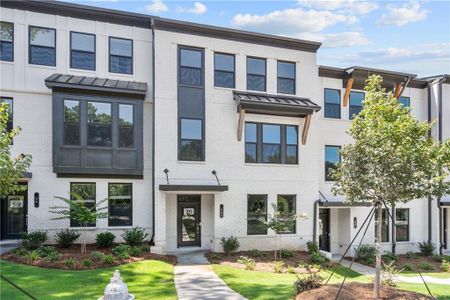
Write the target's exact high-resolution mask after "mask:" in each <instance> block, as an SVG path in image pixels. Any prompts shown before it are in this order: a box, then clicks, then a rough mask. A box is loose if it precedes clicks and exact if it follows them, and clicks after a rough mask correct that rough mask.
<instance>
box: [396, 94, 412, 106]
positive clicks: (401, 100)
mask: <svg viewBox="0 0 450 300" xmlns="http://www.w3.org/2000/svg"><path fill="white" fill-rule="evenodd" d="M398 102H399V103H400V104H401V105H403V106H404V107H410V106H411V100H410V99H409V97H403V96H402V97H399V98H398Z"/></svg>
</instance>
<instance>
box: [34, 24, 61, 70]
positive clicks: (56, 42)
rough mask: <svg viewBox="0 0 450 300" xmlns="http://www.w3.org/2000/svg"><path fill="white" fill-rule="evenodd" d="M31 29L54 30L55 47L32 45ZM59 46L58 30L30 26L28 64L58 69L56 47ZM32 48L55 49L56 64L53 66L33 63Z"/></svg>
mask: <svg viewBox="0 0 450 300" xmlns="http://www.w3.org/2000/svg"><path fill="white" fill-rule="evenodd" d="M31 28H39V29H48V30H53V32H54V33H55V45H54V47H47V46H37V45H31ZM57 44H58V41H57V34H56V28H51V27H43V26H35V25H28V64H30V65H37V66H47V67H56V59H57V53H56V45H57ZM31 46H34V47H41V48H46V49H53V50H54V51H55V55H54V57H55V63H54V64H53V65H47V64H37V63H32V62H31Z"/></svg>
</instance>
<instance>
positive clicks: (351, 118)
mask: <svg viewBox="0 0 450 300" xmlns="http://www.w3.org/2000/svg"><path fill="white" fill-rule="evenodd" d="M352 93H353V94H363V99H362V101H361V106H359V105H358V106H357V105H352V104H351V101H350V99H351V96H352ZM365 99H366V93H365V92H360V91H353V90H352V91H350V93H349V94H348V119H349V120H353V115H350V114H351V112H350V111H351V107H352V106H353V107H356V106H357V107H361V110H362V109H363V107H364V104H363V103H362V102H363V101H364V100H365Z"/></svg>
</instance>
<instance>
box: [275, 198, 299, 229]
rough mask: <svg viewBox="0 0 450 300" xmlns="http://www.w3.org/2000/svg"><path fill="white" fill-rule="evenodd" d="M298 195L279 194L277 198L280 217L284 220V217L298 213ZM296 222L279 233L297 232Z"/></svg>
mask: <svg viewBox="0 0 450 300" xmlns="http://www.w3.org/2000/svg"><path fill="white" fill-rule="evenodd" d="M295 209H296V197H295V195H278V198H277V210H278V212H279V213H280V215H279V218H280V220H283V217H284V218H290V217H291V216H292V215H294V214H295V213H296V210H295ZM295 223H296V222H294V223H293V224H291V225H290V226H289V228H288V229H287V230H285V231H282V232H278V233H295V231H296V226H295Z"/></svg>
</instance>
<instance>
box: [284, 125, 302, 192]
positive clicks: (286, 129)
mask: <svg viewBox="0 0 450 300" xmlns="http://www.w3.org/2000/svg"><path fill="white" fill-rule="evenodd" d="M288 127H294V128H295V130H296V132H297V144H289V143H288V138H287V133H288ZM285 140H286V146H285V156H286V164H287V165H298V149H299V148H298V126H297V125H288V124H286V125H285ZM289 146H290V147H295V163H289V162H288V161H287V157H288V147H289ZM296 201H297V200H296Z"/></svg>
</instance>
